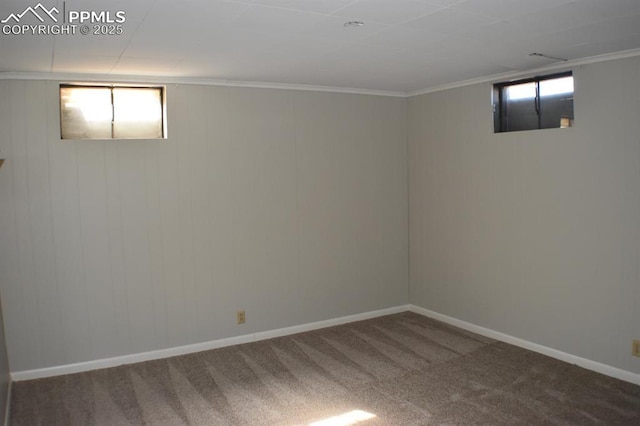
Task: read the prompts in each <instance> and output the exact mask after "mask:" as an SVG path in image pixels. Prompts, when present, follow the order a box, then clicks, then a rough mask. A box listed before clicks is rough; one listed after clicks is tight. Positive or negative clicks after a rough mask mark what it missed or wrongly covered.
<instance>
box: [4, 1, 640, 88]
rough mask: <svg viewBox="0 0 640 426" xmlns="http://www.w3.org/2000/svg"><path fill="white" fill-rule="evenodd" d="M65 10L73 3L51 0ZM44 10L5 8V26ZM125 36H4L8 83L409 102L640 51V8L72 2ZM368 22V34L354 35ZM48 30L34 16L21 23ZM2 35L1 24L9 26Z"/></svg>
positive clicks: (597, 4) (605, 4)
mask: <svg viewBox="0 0 640 426" xmlns="http://www.w3.org/2000/svg"><path fill="white" fill-rule="evenodd" d="M40 2H41V3H42V4H43V5H44V6H45V7H47V8H51V7H52V6H56V7H57V8H58V9H59V10H60V11H62V8H63V1H62V0H40ZM37 3H38V0H31V1H25V0H1V1H0V20H2V19H5V18H6V17H8V16H9V14H11V13H16V14H17V13H21V12H22V11H23V10H24V9H25V7H26V6H36V4H37ZM64 6H65V8H66V10H67V11H68V10H90V11H91V10H94V11H101V10H105V11H111V12H115V11H117V10H122V11H125V13H126V22H125V23H123V24H122V26H123V30H124V33H123V34H122V35H112V36H103V35H100V36H98V35H86V36H85V35H80V34H76V35H60V36H43V35H35V36H33V35H5V34H2V33H0V72H44V73H49V72H53V73H91V74H102V75H105V74H112V75H141V76H165V77H194V78H207V79H216V80H231V81H246V82H266V83H286V84H304V85H315V86H331V87H339V88H353V89H364V90H378V91H393V92H401V93H410V92H414V91H418V90H424V89H427V88H430V87H437V86H441V85H445V84H450V83H453V82H457V81H463V80H468V79H475V78H481V77H485V76H489V75H495V74H499V73H504V72H510V71H524V70H528V69H534V68H538V67H542V66H546V65H549V64H552V63H553V62H554V61H553V60H549V59H545V58H541V57H530V56H529V54H530V53H532V52H541V53H543V54H546V55H549V56H553V57H560V58H566V59H579V58H585V57H590V56H595V55H600V54H605V53H611V52H618V51H623V50H629V49H637V48H640V0H357V1H354V0H234V1H212V0H135V1H125V0H82V1H80V0H67V1H66V4H65V5H64ZM350 20H358V21H362V22H364V23H365V25H364V26H361V27H351V28H345V27H344V23H345V22H347V21H350ZM27 22H28V23H31V24H37V23H39V22H38V21H37V20H35V18H34V17H33V16H27V15H25V17H24V18H23V21H22V22H21V24H22V23H27ZM0 26H2V24H0Z"/></svg>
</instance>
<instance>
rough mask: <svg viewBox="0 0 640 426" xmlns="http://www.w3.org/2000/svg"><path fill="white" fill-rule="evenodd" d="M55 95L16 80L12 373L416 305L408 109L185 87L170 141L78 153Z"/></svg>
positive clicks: (10, 203)
mask: <svg viewBox="0 0 640 426" xmlns="http://www.w3.org/2000/svg"><path fill="white" fill-rule="evenodd" d="M57 90H58V83H57V82H41V81H0V129H2V131H1V132H0V158H6V159H7V160H6V162H5V164H4V166H3V167H2V169H0V200H2V201H1V202H0V289H1V293H2V299H3V300H2V302H3V308H4V314H5V326H6V337H7V345H8V348H9V360H10V365H11V370H12V371H21V370H28V369H36V368H43V367H50V366H57V365H64V364H69V363H75V362H81V361H86V360H94V359H99V358H106V357H112V356H117V355H123V354H131V353H138V352H143V351H149V350H154V349H160V348H168V347H174V346H179V345H185V344H190V343H196V342H203V341H209V340H214V339H220V338H225V337H230V336H236V335H241V334H247V333H252V332H256V331H262V330H270V329H275V328H280V327H285V326H291V325H296V324H303V323H308V322H313V321H318V320H323V319H330V318H336V317H340V316H344V315H349V314H355V313H360V312H366V311H372V310H376V309H382V308H387V307H392V306H398V305H403V304H406V303H407V302H408V292H407V288H408V285H407V282H408V270H407V269H408V266H407V258H408V253H407V251H408V242H407V226H408V225H407V220H408V219H407V157H406V110H405V108H406V101H405V100H404V99H394V98H386V97H375V96H361V95H348V94H328V93H312V92H298V91H278V90H261V89H241V88H224V87H205V86H175V85H171V86H169V87H168V88H167V98H168V124H169V139H168V140H167V141H106V142H105V141H81V142H74V141H61V140H60V138H59V113H58V94H57V93H58V92H57ZM237 309H245V310H246V312H247V324H246V325H243V326H238V325H236V323H235V320H236V314H235V313H236V310H237Z"/></svg>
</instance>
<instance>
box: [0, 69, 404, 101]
mask: <svg viewBox="0 0 640 426" xmlns="http://www.w3.org/2000/svg"><path fill="white" fill-rule="evenodd" d="M0 80H47V81H62V82H67V83H70V82H78V83H80V82H81V83H97V82H100V83H118V84H165V85H170V84H191V85H201V86H224V87H245V88H253V89H280V90H301V91H308V92H331V93H349V94H355V95H374V96H390V97H396V98H405V97H406V96H407V94H406V93H405V92H396V91H391V90H372V89H355V88H350V87H333V86H314V85H306V84H287V83H267V82H258V81H233V80H216V79H211V78H197V77H163V76H144V75H118V74H87V73H55V72H51V73H36V72H0Z"/></svg>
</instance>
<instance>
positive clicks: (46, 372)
mask: <svg viewBox="0 0 640 426" xmlns="http://www.w3.org/2000/svg"><path fill="white" fill-rule="evenodd" d="M408 310H409V305H401V306H396V307H393V308H387V309H381V310H378V311H370V312H364V313H361V314H355V315H348V316H345V317H340V318H334V319H329V320H324V321H317V322H312V323H307V324H302V325H294V326H292V327H285V328H279V329H276V330H268V331H261V332H258V333H251V334H245V335H242V336H237V337H229V338H226V339H218V340H212V341H209V342H202V343H195V344H192V345H185V346H178V347H174V348H167V349H159V350H156V351H150V352H143V353H137V354H130V355H122V356H117V357H113V358H104V359H97V360H93V361H86V362H79V363H76V364H67V365H59V366H55V367H47V368H38V369H34V370H24V371H14V372H12V373H11V379H12V380H13V381H15V382H20V381H23V380H33V379H41V378H45V377H53V376H61V375H64V374H73V373H81V372H85V371H91V370H98V369H101V368H109V367H117V366H119V365H124V364H134V363H137V362H143V361H151V360H156V359H163V358H169V357H172V356H178V355H186V354H190V353H195V352H202V351H207V350H210V349H217V348H223V347H226V346H233V345H240V344H243V343H250V342H257V341H260V340H266V339H272V338H274V337H281V336H288V335H291V334H296V333H303V332H305V331H312V330H317V329H320V328H326V327H332V326H335V325H340V324H347V323H350V322H355V321H362V320H366V319H371V318H377V317H381V316H385V315H391V314H397V313H400V312H406V311H408Z"/></svg>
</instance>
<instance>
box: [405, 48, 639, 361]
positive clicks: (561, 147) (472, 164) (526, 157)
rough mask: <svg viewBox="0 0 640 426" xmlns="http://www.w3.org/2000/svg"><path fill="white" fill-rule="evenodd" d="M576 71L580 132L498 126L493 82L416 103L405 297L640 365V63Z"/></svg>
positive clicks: (588, 354)
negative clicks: (638, 343)
mask: <svg viewBox="0 0 640 426" xmlns="http://www.w3.org/2000/svg"><path fill="white" fill-rule="evenodd" d="M574 77H575V104H574V105H575V127H574V128H572V129H553V130H538V131H527V132H517V133H507V134H494V133H493V129H492V112H491V104H490V95H491V85H490V84H478V85H474V86H469V87H464V88H458V89H454V90H448V91H444V92H438V93H433V94H427V95H423V96H419V97H415V98H411V99H410V101H409V106H408V140H409V155H408V157H409V194H410V195H409V199H410V201H409V204H410V207H409V216H410V220H409V223H410V225H409V229H410V232H409V235H410V296H409V298H410V301H411V303H413V304H415V305H419V306H421V307H424V308H427V309H430V310H433V311H436V312H439V313H442V314H446V315H449V316H452V317H455V318H458V319H462V320H465V321H468V322H471V323H474V324H476V325H480V326H484V327H488V328H490V329H493V330H496V331H499V332H503V333H507V334H510V335H512V336H516V337H519V338H521V339H525V340H529V341H531V342H535V343H538V344H541V345H544V346H548V347H551V348H555V349H558V350H561V351H564V352H568V353H571V354H574V355H578V356H581V357H584V358H587V359H591V360H594V361H598V362H602V363H605V364H608V365H611V366H614V367H618V368H621V369H624V370H627V371H631V372H635V373H639V372H640V359H639V358H634V357H632V356H631V340H632V339H634V338H635V339H638V338H640V269H639V268H640V266H639V265H640V124H639V123H640V58H638V57H636V58H632V59H625V60H617V61H612V62H606V63H599V64H592V65H587V66H583V67H579V68H577V69H575V70H574Z"/></svg>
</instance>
